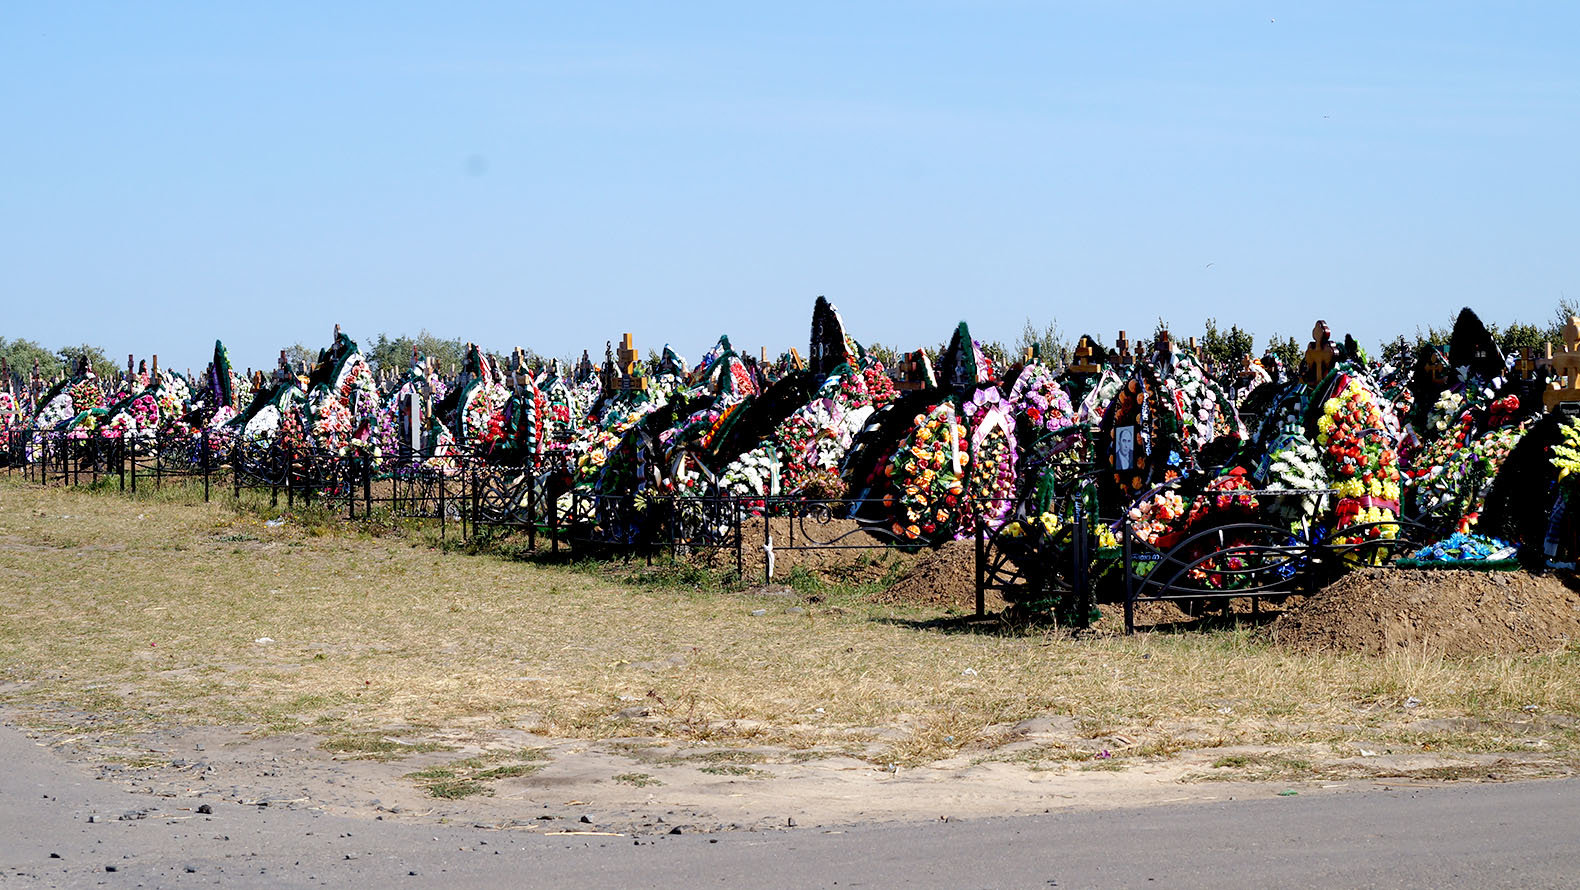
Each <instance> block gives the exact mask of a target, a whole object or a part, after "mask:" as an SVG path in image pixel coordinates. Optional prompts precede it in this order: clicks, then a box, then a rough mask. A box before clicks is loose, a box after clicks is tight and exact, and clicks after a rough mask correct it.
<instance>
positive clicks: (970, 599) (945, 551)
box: [872, 539, 1005, 611]
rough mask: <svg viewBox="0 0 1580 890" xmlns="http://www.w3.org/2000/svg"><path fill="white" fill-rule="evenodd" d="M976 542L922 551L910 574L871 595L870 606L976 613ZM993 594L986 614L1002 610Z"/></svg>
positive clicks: (989, 599)
mask: <svg viewBox="0 0 1580 890" xmlns="http://www.w3.org/2000/svg"><path fill="white" fill-rule="evenodd" d="M976 559H977V557H976V542H975V541H972V540H969V539H968V540H964V541H950V542H949V543H947V544H945V545H943V546H942V547H939V548H938V549H937V550H923V551H922V552H921V553H920V554H919V555H918V557H917V560H916V566H915V567H914V568H912V569H911V572H910V574H908V575H906V576H905V577H904V578H901V579H900V580H899V581H896V582H895V583H894V584H892V585H890V587H889V589H888V590H885V591H883V592H881V593H877V594H874V595H873V597H872V600H873V602H879V603H903V604H907V605H922V606H955V607H957V608H963V609H975V608H976V604H977V562H976ZM1004 605H1005V603H1004V600H1003V599H1002V598H1001V597H1000V596H999V595H998V593H997V592H995V591H990V592H989V595H988V599H987V608H988V610H989V611H997V610H999V609H1002V608H1004Z"/></svg>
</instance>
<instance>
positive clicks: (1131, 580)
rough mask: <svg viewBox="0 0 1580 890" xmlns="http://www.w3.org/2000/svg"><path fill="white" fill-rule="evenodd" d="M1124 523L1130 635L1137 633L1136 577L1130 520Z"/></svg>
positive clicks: (1128, 627)
mask: <svg viewBox="0 0 1580 890" xmlns="http://www.w3.org/2000/svg"><path fill="white" fill-rule="evenodd" d="M1123 522H1124V525H1123V526H1122V528H1121V529H1120V533H1121V535H1122V536H1123V537H1124V545H1125V557H1124V565H1123V568H1124V572H1125V634H1126V635H1129V634H1133V633H1135V632H1136V589H1135V576H1134V574H1133V572H1134V571H1135V568H1134V566H1132V565H1131V562H1130V557H1131V546H1130V520H1129V519H1128V518H1127V519H1125V520H1123Z"/></svg>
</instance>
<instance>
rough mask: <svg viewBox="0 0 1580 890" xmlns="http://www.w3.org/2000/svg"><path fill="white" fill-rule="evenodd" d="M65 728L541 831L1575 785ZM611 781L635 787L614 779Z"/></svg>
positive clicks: (813, 822) (238, 784) (1397, 763)
mask: <svg viewBox="0 0 1580 890" xmlns="http://www.w3.org/2000/svg"><path fill="white" fill-rule="evenodd" d="M0 716H3V718H4V722H6V723H15V722H18V720H17V718H30V717H36V716H37V714H36V712H35V713H26V714H24V713H21V712H17V711H8V712H5V713H4V714H0ZM51 716H53V717H56V718H60V717H69V716H71V715H65V714H52V715H51ZM77 716H78V717H79V719H80V720H81V727H82V728H83V730H84V731H76V732H72V733H70V734H62V733H48V732H38V731H37V730H33V731H31V732H30V735H32V736H33V737H34V738H35V739H36V740H37V741H38V742H39V743H40V744H42V745H44V746H45V747H47V748H48V749H50V750H51V751H52V752H54V753H56V754H57V755H59V756H62V757H64V758H66V759H67V760H70V761H75V762H77V763H78V764H79V765H80V766H83V767H86V768H88V769H89V770H90V771H91V772H92V773H93V774H94V776H95V778H96V779H99V780H102V781H106V782H111V783H114V784H116V785H119V786H121V787H123V788H126V789H127V790H130V791H134V792H139V793H143V794H147V795H150V804H149V806H151V807H157V806H158V805H159V804H158V803H157V800H158V799H174V798H179V799H181V800H182V801H185V802H186V805H187V806H189V807H196V806H198V805H200V804H201V803H202V802H204V801H209V802H212V803H213V804H214V805H216V806H217V805H220V804H223V805H225V806H235V805H240V806H256V807H277V808H278V807H284V808H290V809H306V810H312V811H317V812H326V813H333V814H337V815H343V816H352V817H359V818H367V819H376V820H393V821H406V822H417V823H434V822H437V823H453V824H464V825H473V826H476V827H480V828H490V829H516V830H528V831H533V832H541V833H546V834H553V833H560V832H570V833H583V832H607V833H614V834H619V835H636V836H641V835H651V834H663V833H668V832H671V831H673V830H674V829H676V828H679V829H681V831H683V832H686V833H692V832H697V831H731V830H748V831H767V830H777V829H782V828H793V827H796V826H840V825H851V824H857V823H871V822H888V821H914V820H935V819H971V818H983V817H989V816H1004V815H1029V814H1037V813H1046V812H1057V811H1062V810H1091V809H1107V808H1116V807H1130V806H1141V805H1151V804H1162V803H1175V802H1183V801H1212V800H1229V799H1233V798H1235V797H1236V796H1239V797H1242V798H1243V797H1245V796H1255V795H1262V796H1266V795H1269V794H1276V793H1277V792H1278V791H1279V790H1281V789H1288V788H1298V789H1301V790H1302V792H1303V793H1306V792H1312V791H1339V790H1359V789H1365V788H1371V787H1374V786H1377V785H1383V784H1388V785H1397V784H1400V783H1401V782H1403V783H1406V784H1408V783H1411V782H1418V783H1436V782H1439V781H1443V780H1449V779H1459V780H1464V779H1472V780H1483V781H1486V780H1492V781H1505V780H1512V779H1519V778H1536V777H1549V776H1567V775H1571V774H1573V770H1572V769H1571V768H1570V767H1569V766H1567V765H1566V764H1564V763H1562V762H1559V761H1554V760H1550V759H1546V758H1543V757H1541V756H1539V755H1534V754H1488V755H1473V754H1462V753H1456V754H1449V755H1437V754H1432V753H1426V752H1421V751H1419V750H1407V749H1401V750H1400V751H1399V752H1397V753H1395V752H1393V751H1391V750H1390V751H1368V750H1365V749H1362V748H1357V749H1356V750H1355V751H1354V752H1352V753H1351V754H1350V755H1349V756H1346V755H1344V754H1340V755H1337V756H1329V757H1327V758H1325V759H1323V760H1322V761H1321V762H1320V763H1319V764H1318V768H1317V769H1306V770H1304V774H1303V775H1300V776H1284V777H1279V778H1276V779H1273V780H1269V781H1255V780H1252V781H1246V780H1242V779H1237V778H1236V779H1232V780H1231V779H1230V777H1229V775H1228V774H1227V773H1222V772H1221V771H1220V770H1219V769H1218V766H1219V765H1221V764H1222V762H1223V760H1224V758H1226V757H1235V756H1239V757H1248V758H1257V757H1278V756H1282V755H1283V754H1286V753H1287V752H1281V751H1279V750H1277V749H1272V748H1249V747H1241V748H1224V747H1204V748H1202V749H1199V750H1184V751H1179V752H1175V753H1173V754H1172V755H1170V756H1168V757H1157V758H1140V759H1131V760H1127V761H1126V762H1125V763H1124V764H1123V765H1122V766H1121V764H1120V763H1119V762H1118V761H1115V760H1110V759H1109V758H1110V757H1117V756H1119V755H1121V754H1123V753H1124V752H1125V749H1126V748H1127V747H1129V746H1133V745H1135V744H1136V742H1135V740H1132V739H1127V738H1125V737H1123V736H1113V737H1096V738H1087V737H1083V734H1082V733H1080V732H1079V731H1077V729H1076V724H1075V721H1074V720H1073V719H1071V718H1058V717H1044V718H1037V719H1033V720H1028V721H1025V722H1023V723H1022V724H1019V725H1016V726H1012V727H1004V728H1003V730H1004V736H1003V738H1004V739H1005V740H1006V741H1005V742H1004V743H1003V744H1001V745H999V746H996V747H995V748H994V749H992V750H991V751H978V752H974V753H965V754H962V755H961V756H958V757H955V758H952V759H949V760H945V761H940V762H938V763H935V764H933V765H931V766H928V767H920V768H898V767H892V766H891V767H884V766H881V765H873V764H871V763H869V762H865V761H861V760H856V759H853V758H850V757H846V756H840V755H838V754H833V753H831V752H830V753H825V754H821V755H820V754H819V753H818V752H805V751H789V750H780V749H772V748H740V747H712V746H698V745H689V746H678V745H674V744H671V743H667V742H666V741H664V740H662V739H656V738H648V737H642V736H632V737H629V738H623V739H609V740H602V741H598V742H589V741H583V740H563V739H550V738H544V737H540V736H535V735H532V734H530V733H527V732H494V733H490V734H488V735H486V736H480V735H479V734H476V733H468V732H462V731H454V732H449V733H439V734H436V735H434V736H431V739H432V740H434V741H438V742H446V741H447V742H450V743H452V744H453V745H454V746H455V749H454V750H451V751H443V752H428V753H421V754H413V755H410V756H408V757H404V758H401V759H399V760H395V761H389V762H382V761H377V760H362V759H355V758H352V757H344V756H337V755H333V754H330V753H328V752H326V751H325V750H324V749H323V748H322V744H321V743H322V739H319V738H318V737H315V736H312V735H308V734H282V735H263V736H260V735H254V734H248V733H244V732H240V731H238V730H236V729H232V728H223V727H188V728H169V729H160V730H155V731H151V732H145V733H140V734H137V735H132V736H126V735H111V734H106V735H98V734H95V733H94V732H93V731H92V730H91V729H88V727H91V719H89V718H88V717H87V715H77ZM1531 719H1532V720H1539V719H1541V718H1536V717H1532V718H1531ZM21 722H22V723H23V724H24V725H25V724H26V722H28V721H27V720H25V719H24V720H22V721H21ZM522 749H536V750H537V752H538V756H541V757H542V758H543V764H544V765H543V766H542V768H541V769H538V770H537V771H535V772H532V773H530V774H528V775H524V776H519V777H514V778H507V779H503V780H501V781H498V782H496V783H493V784H492V786H491V787H490V789H489V791H487V792H485V793H483V794H478V795H473V796H468V797H463V798H460V799H453V800H451V799H436V798H434V797H432V796H430V795H429V794H428V793H426V792H425V791H424V790H423V788H422V787H421V786H420V784H419V783H417V782H414V781H413V779H412V778H411V777H410V775H411V774H412V773H414V772H417V771H419V770H422V769H424V768H427V767H434V766H443V765H446V764H449V763H453V762H455V761H456V760H458V759H461V758H466V757H474V756H477V755H479V754H487V753H488V752H490V751H518V750H522ZM1048 750H1074V751H1076V752H1079V755H1080V756H1085V757H1088V758H1090V759H1085V760H1077V761H1070V762H1063V763H1053V764H1048V763H1040V764H1037V763H1035V761H1034V765H1031V766H1028V764H1027V763H1025V762H1017V755H1021V754H1028V755H1035V754H1036V753H1037V752H1046V751H1048ZM987 755H991V756H987ZM710 770H711V771H710ZM1215 773H1217V774H1219V775H1221V776H1222V777H1223V778H1222V779H1220V778H1218V777H1217V776H1215ZM611 776H617V777H618V776H629V777H632V779H631V780H630V781H627V782H622V781H619V780H613V781H612V780H611V779H610V777H611ZM632 782H635V783H637V784H633V783H632Z"/></svg>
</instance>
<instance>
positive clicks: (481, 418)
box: [458, 379, 510, 447]
mask: <svg viewBox="0 0 1580 890" xmlns="http://www.w3.org/2000/svg"><path fill="white" fill-rule="evenodd" d="M509 400H510V390H507V389H505V388H504V387H503V386H499V385H497V384H495V383H494V382H492V381H490V380H486V379H479V380H475V381H473V382H472V384H470V385H469V386H468V387H467V390H466V392H464V393H462V395H461V412H460V414H461V418H460V429H459V433H460V435H459V436H458V439H459V440H460V441H461V442H462V443H464V444H467V445H471V446H473V447H479V446H481V447H488V446H492V445H495V444H498V443H500V442H502V441H504V439H505V427H506V424H507V423H508V421H509V419H508V418H507V417H506V416H505V403H506V402H508V401H509Z"/></svg>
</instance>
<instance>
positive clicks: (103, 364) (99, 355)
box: [55, 343, 120, 377]
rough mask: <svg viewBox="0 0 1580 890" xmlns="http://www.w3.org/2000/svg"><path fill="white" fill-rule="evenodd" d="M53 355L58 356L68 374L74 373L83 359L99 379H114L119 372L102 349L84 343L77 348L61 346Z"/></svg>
mask: <svg viewBox="0 0 1580 890" xmlns="http://www.w3.org/2000/svg"><path fill="white" fill-rule="evenodd" d="M55 354H56V355H57V356H59V358H60V362H61V364H62V365H63V366H64V367H65V369H66V370H67V372H68V373H69V372H74V371H76V369H77V367H78V364H79V362H81V361H82V360H84V359H86V360H87V362H88V366H89V367H91V368H92V369H93V373H94V374H96V375H98V376H100V377H114V376H115V375H116V373H117V372H118V371H119V370H120V366H119V365H117V364H116V363H115V362H113V361H110V357H109V356H107V355H105V354H104V350H103V349H101V348H99V347H97V346H89V345H88V344H86V343H83V344H81V345H79V346H62V347H61V348H60V349H59V350H57V351H56V353H55Z"/></svg>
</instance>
